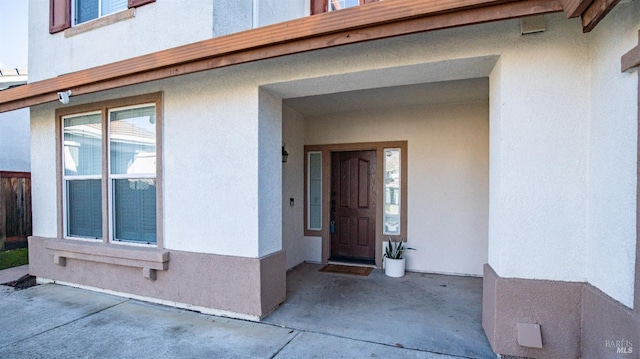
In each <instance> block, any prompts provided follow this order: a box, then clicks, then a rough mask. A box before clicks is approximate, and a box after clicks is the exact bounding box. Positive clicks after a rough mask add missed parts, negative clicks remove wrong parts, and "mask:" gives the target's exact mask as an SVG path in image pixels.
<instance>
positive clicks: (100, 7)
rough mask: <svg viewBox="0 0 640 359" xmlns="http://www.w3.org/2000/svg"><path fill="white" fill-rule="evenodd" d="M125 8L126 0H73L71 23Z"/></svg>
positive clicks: (81, 21)
mask: <svg viewBox="0 0 640 359" xmlns="http://www.w3.org/2000/svg"><path fill="white" fill-rule="evenodd" d="M127 8H128V6H127V0H74V4H73V9H74V10H73V24H74V25H77V24H81V23H83V22H87V21H90V20H94V19H97V18H99V17H103V16H106V15H109V14H113V13H114V12H118V11H122V10H126V9H127Z"/></svg>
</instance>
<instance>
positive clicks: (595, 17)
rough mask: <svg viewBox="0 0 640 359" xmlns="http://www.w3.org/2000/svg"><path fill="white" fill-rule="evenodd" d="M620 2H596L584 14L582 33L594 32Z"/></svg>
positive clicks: (606, 0)
mask: <svg viewBox="0 0 640 359" xmlns="http://www.w3.org/2000/svg"><path fill="white" fill-rule="evenodd" d="M619 2H620V0H595V1H593V3H592V4H591V5H589V7H588V8H587V10H585V12H584V13H583V14H582V32H584V33H587V32H590V31H591V30H593V29H594V28H595V27H596V25H598V23H599V22H600V21H602V19H604V17H605V16H607V14H608V13H609V11H611V9H613V8H614V7H615V6H616V5H618V3H619Z"/></svg>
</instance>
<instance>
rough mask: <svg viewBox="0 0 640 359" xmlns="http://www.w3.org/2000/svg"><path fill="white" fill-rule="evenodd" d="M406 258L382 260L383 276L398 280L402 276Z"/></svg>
mask: <svg viewBox="0 0 640 359" xmlns="http://www.w3.org/2000/svg"><path fill="white" fill-rule="evenodd" d="M405 264H406V258H402V259H391V258H385V259H384V274H386V275H387V276H389V277H394V278H400V277H403V276H404V268H405Z"/></svg>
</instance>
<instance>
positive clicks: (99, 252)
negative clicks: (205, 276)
mask: <svg viewBox="0 0 640 359" xmlns="http://www.w3.org/2000/svg"><path fill="white" fill-rule="evenodd" d="M46 247H47V249H48V250H50V251H51V252H52V254H53V263H55V264H57V265H59V266H63V267H64V266H66V259H67V258H70V259H79V260H84V261H89V262H97V263H106V264H111V265H118V266H127V267H136V268H142V274H143V276H144V277H145V278H147V279H150V280H155V279H156V271H157V270H168V269H169V251H168V250H164V249H158V248H145V247H133V246H122V245H117V244H105V243H103V242H86V241H78V240H71V239H64V240H61V239H51V240H49V241H47V244H46Z"/></svg>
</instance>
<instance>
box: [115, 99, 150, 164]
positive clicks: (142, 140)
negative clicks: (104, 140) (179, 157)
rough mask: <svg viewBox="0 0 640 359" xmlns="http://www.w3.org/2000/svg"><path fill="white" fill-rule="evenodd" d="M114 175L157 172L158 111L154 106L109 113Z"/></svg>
mask: <svg viewBox="0 0 640 359" xmlns="http://www.w3.org/2000/svg"><path fill="white" fill-rule="evenodd" d="M110 121H111V122H110V126H109V133H110V141H109V143H110V148H111V174H128V175H141V174H145V175H154V174H155V173H156V125H155V123H156V110H155V107H154V106H150V107H143V108H134V109H128V110H121V111H114V112H111V114H110Z"/></svg>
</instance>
